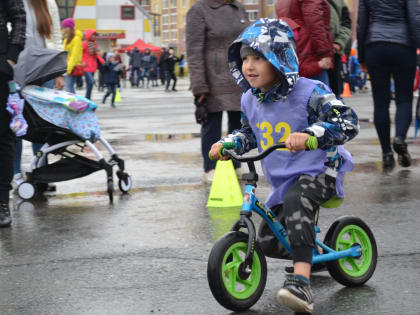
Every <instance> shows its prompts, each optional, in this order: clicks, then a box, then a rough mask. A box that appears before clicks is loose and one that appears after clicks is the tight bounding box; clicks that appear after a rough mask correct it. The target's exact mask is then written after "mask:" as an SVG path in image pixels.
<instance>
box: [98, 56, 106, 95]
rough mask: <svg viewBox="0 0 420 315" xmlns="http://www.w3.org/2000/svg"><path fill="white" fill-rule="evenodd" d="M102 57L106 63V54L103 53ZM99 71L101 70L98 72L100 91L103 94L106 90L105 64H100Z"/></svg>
mask: <svg viewBox="0 0 420 315" xmlns="http://www.w3.org/2000/svg"><path fill="white" fill-rule="evenodd" d="M101 57H102V59H103V60H104V61H106V52H103V53H102V56H101ZM97 60H98V59H97ZM98 70H99V71H98V77H99V78H98V81H99V82H98V91H100V92H102V91H103V90H104V89H105V80H104V78H105V76H104V74H105V71H106V68H105V64H101V63H100V62H98Z"/></svg>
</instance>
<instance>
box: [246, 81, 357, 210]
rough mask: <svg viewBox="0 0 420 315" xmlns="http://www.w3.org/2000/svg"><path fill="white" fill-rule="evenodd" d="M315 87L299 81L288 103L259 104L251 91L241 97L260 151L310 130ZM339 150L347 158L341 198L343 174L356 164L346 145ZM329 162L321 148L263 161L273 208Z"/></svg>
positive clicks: (274, 155)
mask: <svg viewBox="0 0 420 315" xmlns="http://www.w3.org/2000/svg"><path fill="white" fill-rule="evenodd" d="M315 86H316V83H315V82H314V81H312V80H309V79H306V78H299V80H298V82H297V83H296V86H295V87H294V88H293V90H292V91H291V92H290V94H289V95H288V97H287V99H286V100H285V101H283V100H278V101H275V102H272V103H258V100H257V98H256V97H255V96H254V95H252V93H251V90H249V91H247V92H246V93H245V94H244V95H243V96H242V111H243V112H244V114H245V115H246V117H247V118H248V120H249V123H250V125H251V128H252V131H253V132H254V134H255V136H256V138H257V144H258V150H259V151H260V152H261V151H263V150H265V149H266V148H268V147H269V146H271V145H273V144H276V143H279V142H284V141H286V139H287V137H288V136H289V134H290V133H292V132H299V131H302V130H304V129H305V128H307V127H308V112H307V104H308V101H309V98H310V96H311V95H312V92H313V90H314V88H315ZM338 151H339V153H340V154H341V155H342V156H343V157H344V159H345V162H344V164H343V166H342V169H340V172H339V173H338V175H337V196H338V197H340V198H342V197H344V193H343V180H344V172H345V171H351V170H352V168H353V164H352V161H351V155H350V153H348V152H347V151H346V150H345V149H344V147H343V146H339V148H338ZM326 161H327V155H326V153H325V152H324V151H323V150H320V149H318V150H314V151H300V152H297V153H296V154H293V153H291V152H290V151H288V150H277V151H275V152H273V153H271V154H270V155H268V156H267V157H266V158H264V159H263V160H262V161H261V164H262V168H263V171H264V175H265V177H266V179H267V181H268V183H269V184H270V186H271V191H270V194H269V196H268V198H267V201H266V203H267V205H268V206H269V207H272V206H274V205H277V204H281V203H283V197H284V194H285V193H286V192H287V190H288V189H289V187H290V186H291V185H292V184H293V182H294V181H295V180H296V179H297V178H298V177H299V176H300V175H302V174H308V175H311V176H316V175H318V174H320V173H323V172H325V171H326V170H327V167H326V166H325V165H324V163H325V162H326ZM341 173H342V174H341Z"/></svg>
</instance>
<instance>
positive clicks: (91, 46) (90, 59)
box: [82, 30, 105, 99]
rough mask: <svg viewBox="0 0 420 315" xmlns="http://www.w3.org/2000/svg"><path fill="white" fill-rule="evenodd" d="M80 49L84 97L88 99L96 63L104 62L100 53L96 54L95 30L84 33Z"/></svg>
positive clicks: (96, 67)
mask: <svg viewBox="0 0 420 315" xmlns="http://www.w3.org/2000/svg"><path fill="white" fill-rule="evenodd" d="M82 47H83V56H82V65H83V70H84V71H85V80H86V95H85V97H86V98H88V99H90V97H91V94H92V87H93V76H94V75H95V72H96V70H98V62H100V63H101V64H102V65H103V64H105V61H104V60H103V58H102V57H101V55H100V53H98V44H97V43H96V31H95V30H86V31H85V41H84V42H83V43H82Z"/></svg>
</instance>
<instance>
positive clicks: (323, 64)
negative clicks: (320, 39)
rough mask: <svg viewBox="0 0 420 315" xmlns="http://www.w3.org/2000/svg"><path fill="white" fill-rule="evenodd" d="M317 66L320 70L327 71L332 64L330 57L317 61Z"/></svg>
mask: <svg viewBox="0 0 420 315" xmlns="http://www.w3.org/2000/svg"><path fill="white" fill-rule="evenodd" d="M318 65H319V67H320V68H321V69H324V70H328V69H331V68H332V66H333V64H332V61H331V58H330V57H324V58H322V59H321V60H320V61H318Z"/></svg>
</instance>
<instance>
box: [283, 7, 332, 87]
mask: <svg viewBox="0 0 420 315" xmlns="http://www.w3.org/2000/svg"><path fill="white" fill-rule="evenodd" d="M276 14H277V17H278V18H283V17H287V18H289V19H291V20H292V21H293V22H294V23H296V24H297V27H296V28H295V30H296V31H297V32H298V34H299V35H298V36H297V42H296V46H297V47H296V50H297V54H298V57H299V64H300V65H299V75H300V76H303V77H306V78H310V79H314V80H319V81H321V82H323V83H325V84H327V85H329V78H328V70H329V69H331V68H332V67H333V62H332V57H333V41H332V35H331V32H330V7H329V5H328V3H327V2H326V1H325V0H305V1H301V0H286V1H285V0H278V1H277V2H276ZM287 22H288V21H287ZM288 23H289V22H288ZM292 29H294V28H293V27H292Z"/></svg>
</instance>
